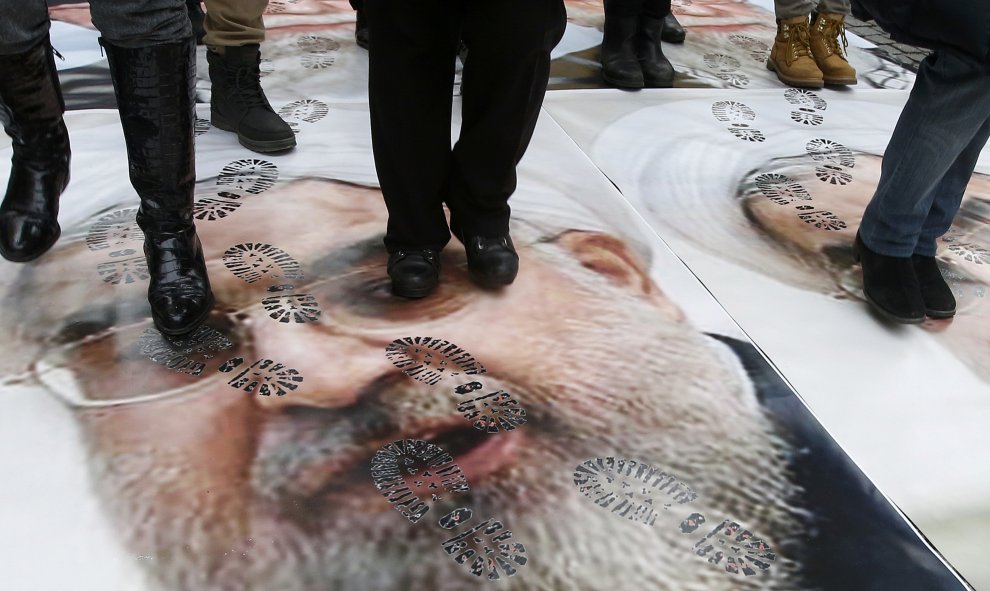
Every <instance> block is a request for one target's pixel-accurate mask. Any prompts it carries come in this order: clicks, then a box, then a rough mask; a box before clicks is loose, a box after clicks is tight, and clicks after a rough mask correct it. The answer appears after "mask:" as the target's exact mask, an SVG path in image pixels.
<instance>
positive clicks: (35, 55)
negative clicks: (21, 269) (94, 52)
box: [0, 36, 70, 263]
mask: <svg viewBox="0 0 990 591" xmlns="http://www.w3.org/2000/svg"><path fill="white" fill-rule="evenodd" d="M64 112H65V103H63V102H62V90H61V87H60V86H59V82H58V74H57V73H56V71H55V60H54V58H53V57H52V46H51V42H50V41H49V39H48V37H47V36H45V38H44V40H42V41H41V42H40V43H39V44H38V45H35V46H34V47H32V48H31V49H29V50H27V51H26V52H24V53H20V54H16V55H7V56H0V120H2V121H3V126H4V129H5V130H6V131H7V134H8V135H9V136H10V138H11V140H12V141H11V143H12V146H13V151H14V156H13V158H12V159H11V167H10V180H9V181H8V183H7V193H6V195H5V196H4V199H3V204H2V205H0V256H3V258H5V259H7V260H8V261H14V262H18V263H23V262H26V261H30V260H33V259H36V258H38V257H39V256H41V255H42V254H44V253H45V252H46V251H47V250H48V249H49V248H51V247H52V245H53V244H55V241H57V240H58V237H59V235H60V234H61V233H62V230H61V228H60V227H59V225H58V198H59V195H61V194H62V191H64V190H65V187H66V185H68V184H69V157H70V154H69V132H68V130H66V128H65V122H64V121H63V120H62V113H64Z"/></svg>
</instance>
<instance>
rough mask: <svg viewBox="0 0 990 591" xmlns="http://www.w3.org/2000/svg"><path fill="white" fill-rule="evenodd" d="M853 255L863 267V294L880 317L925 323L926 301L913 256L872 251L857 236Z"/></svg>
mask: <svg viewBox="0 0 990 591" xmlns="http://www.w3.org/2000/svg"><path fill="white" fill-rule="evenodd" d="M853 255H854V256H855V258H856V260H857V261H859V262H860V263H861V264H862V267H863V293H864V294H865V295H866V301H867V302H869V303H870V304H871V305H872V306H873V309H875V310H876V311H877V312H879V313H880V315H881V316H883V317H885V318H887V319H888V320H893V321H894V322H900V323H903V324H918V323H920V322H924V320H925V301H924V299H923V297H922V295H921V286H920V284H919V283H918V276H917V274H916V273H915V270H914V265H913V264H912V262H911V257H891V256H886V255H882V254H879V253H877V252H874V251H872V250H870V248H869V247H868V246H866V243H864V242H863V239H862V238H860V235H859V234H858V233H857V234H856V242H855V244H854V245H853Z"/></svg>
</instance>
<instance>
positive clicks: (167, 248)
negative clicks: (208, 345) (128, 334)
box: [101, 38, 213, 335]
mask: <svg viewBox="0 0 990 591" xmlns="http://www.w3.org/2000/svg"><path fill="white" fill-rule="evenodd" d="M101 44H102V45H103V47H104V49H105V50H106V55H107V60H108V61H109V64H110V77H111V79H112V80H113V84H114V90H115V91H116V93H117V107H118V112H119V114H120V121H121V125H122V127H123V129H124V142H125V143H126V145H127V159H128V165H129V169H130V176H131V184H133V185H134V189H135V190H136V191H137V194H138V196H139V197H140V198H141V207H140V209H139V210H138V214H137V222H138V225H139V226H140V227H141V229H142V230H143V231H144V235H145V242H144V253H145V257H146V258H147V260H148V271H149V274H150V275H151V281H150V285H149V287H148V302H149V303H150V304H151V315H152V319H153V320H154V321H155V326H157V327H158V330H160V331H161V332H163V333H165V334H167V335H182V334H186V333H189V332H191V331H193V330H194V329H196V328H197V327H198V326H199V325H200V324H201V323H202V322H203V320H204V319H206V317H207V315H208V314H209V312H210V309H211V308H212V307H213V293H212V291H211V289H210V281H209V278H208V277H207V272H206V263H205V261H204V257H203V248H202V245H201V244H200V242H199V238H198V237H197V236H196V227H195V225H194V224H193V188H194V186H195V184H196V172H195V159H194V155H193V141H194V140H193V136H194V125H195V121H196V112H195V103H194V90H195V86H194V85H195V80H196V61H195V55H196V54H195V51H196V50H195V45H194V42H193V39H192V38H189V39H185V40H183V41H181V42H179V43H170V44H164V45H154V46H151V47H140V48H124V47H118V46H115V45H112V44H110V43H107V42H106V41H105V40H101Z"/></svg>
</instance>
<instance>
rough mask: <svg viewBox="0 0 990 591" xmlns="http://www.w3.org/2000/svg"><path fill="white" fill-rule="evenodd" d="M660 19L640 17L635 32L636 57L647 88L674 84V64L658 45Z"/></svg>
mask: <svg viewBox="0 0 990 591" xmlns="http://www.w3.org/2000/svg"><path fill="white" fill-rule="evenodd" d="M662 27H663V21H662V19H658V18H650V17H647V16H643V17H640V19H639V30H638V31H637V32H636V57H637V58H639V64H640V67H641V68H642V70H643V85H644V86H646V87H647V88H670V87H671V86H673V85H674V66H673V65H671V63H670V60H668V59H667V58H666V57H665V56H664V55H663V49H661V47H660V37H661V33H660V30H661V28H662Z"/></svg>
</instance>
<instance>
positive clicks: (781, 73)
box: [767, 16, 825, 88]
mask: <svg viewBox="0 0 990 591" xmlns="http://www.w3.org/2000/svg"><path fill="white" fill-rule="evenodd" d="M810 35H811V34H810V32H809V31H808V17H806V16H795V17H793V18H786V19H781V20H778V21H777V37H776V38H775V39H774V41H773V49H771V50H770V58H769V59H768V60H767V69H768V70H770V71H772V72H776V73H777V78H780V81H781V82H783V83H784V84H787V85H788V86H797V87H799V88H821V87H822V86H824V85H825V79H824V76H823V75H822V71H821V70H820V69H819V68H818V65H817V64H816V63H815V59H814V58H813V57H812V55H811V46H810Z"/></svg>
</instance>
